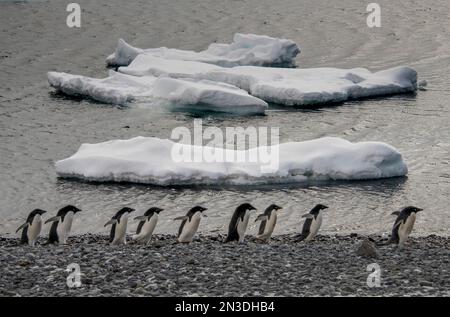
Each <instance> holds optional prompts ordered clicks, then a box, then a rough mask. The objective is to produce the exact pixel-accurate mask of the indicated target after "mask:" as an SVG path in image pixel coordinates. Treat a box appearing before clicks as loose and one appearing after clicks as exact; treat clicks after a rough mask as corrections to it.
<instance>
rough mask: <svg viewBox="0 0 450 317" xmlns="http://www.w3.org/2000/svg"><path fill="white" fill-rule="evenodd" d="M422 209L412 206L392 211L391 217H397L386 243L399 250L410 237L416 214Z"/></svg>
mask: <svg viewBox="0 0 450 317" xmlns="http://www.w3.org/2000/svg"><path fill="white" fill-rule="evenodd" d="M422 210H423V209H421V208H417V207H414V206H408V207H405V208H403V209H402V210H401V211H394V212H393V213H392V215H395V216H397V219H396V220H395V222H394V226H393V227H392V234H391V238H390V239H389V241H388V244H390V243H396V244H397V245H398V248H399V249H401V248H402V247H403V245H404V243H405V242H406V240H407V239H408V236H409V235H410V233H411V231H412V229H413V227H414V223H415V222H416V214H417V213H418V212H419V211H422Z"/></svg>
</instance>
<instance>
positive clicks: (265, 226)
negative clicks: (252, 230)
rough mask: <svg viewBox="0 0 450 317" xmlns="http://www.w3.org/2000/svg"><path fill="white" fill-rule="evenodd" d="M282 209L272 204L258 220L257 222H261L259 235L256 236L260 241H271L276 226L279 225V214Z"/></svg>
mask: <svg viewBox="0 0 450 317" xmlns="http://www.w3.org/2000/svg"><path fill="white" fill-rule="evenodd" d="M281 209H282V207H280V206H277V205H275V204H272V205H270V206H269V207H267V208H266V210H265V211H264V213H263V214H261V215H259V216H258V217H257V218H256V220H255V222H257V221H261V224H260V225H259V231H258V235H257V236H256V237H257V238H258V239H260V240H263V241H266V242H267V241H269V239H270V237H271V236H272V233H273V230H274V229H275V225H276V224H277V217H278V215H277V213H278V211H279V210H281Z"/></svg>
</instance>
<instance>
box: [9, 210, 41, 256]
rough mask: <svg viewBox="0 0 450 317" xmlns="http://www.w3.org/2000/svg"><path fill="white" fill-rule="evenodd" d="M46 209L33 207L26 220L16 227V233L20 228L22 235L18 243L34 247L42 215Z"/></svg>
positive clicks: (39, 231) (39, 230)
mask: <svg viewBox="0 0 450 317" xmlns="http://www.w3.org/2000/svg"><path fill="white" fill-rule="evenodd" d="M46 212H47V211H45V210H42V209H34V210H33V211H32V212H30V214H29V215H28V218H27V221H26V222H25V223H24V224H23V225H21V226H20V227H19V228H17V230H16V233H17V232H19V230H22V236H21V239H20V243H22V244H26V243H28V245H30V246H32V247H34V245H35V244H36V240H37V238H38V237H39V234H40V233H41V229H42V215H43V214H45V213H46Z"/></svg>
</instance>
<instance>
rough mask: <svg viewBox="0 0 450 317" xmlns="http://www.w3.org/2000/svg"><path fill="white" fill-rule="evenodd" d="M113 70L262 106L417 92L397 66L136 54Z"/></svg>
mask: <svg viewBox="0 0 450 317" xmlns="http://www.w3.org/2000/svg"><path fill="white" fill-rule="evenodd" d="M118 71H119V72H121V73H125V74H130V75H134V76H145V75H153V76H160V75H164V76H170V77H174V78H186V77H191V78H196V79H208V80H213V81H218V82H224V83H228V84H231V85H234V86H237V87H239V88H241V89H244V90H246V91H248V92H249V93H250V94H251V95H253V96H255V97H258V98H260V99H262V100H264V101H266V102H272V103H277V104H283V105H297V106H302V105H313V104H324V103H329V102H342V101H345V100H349V99H358V98H364V97H374V96H382V95H390V94H397V93H405V92H412V91H415V90H416V89H417V73H416V71H415V70H413V69H411V68H409V67H403V66H401V67H395V68H391V69H387V70H383V71H379V72H376V73H372V72H370V71H369V70H367V69H365V68H354V69H338V68H310V69H298V68H271V67H256V66H237V67H233V68H224V67H218V66H214V65H207V64H204V63H199V62H192V61H170V60H166V59H161V58H158V57H154V56H148V55H145V54H141V55H139V56H137V58H136V59H135V60H134V61H133V62H132V63H131V64H130V65H129V66H128V67H120V68H119V69H118Z"/></svg>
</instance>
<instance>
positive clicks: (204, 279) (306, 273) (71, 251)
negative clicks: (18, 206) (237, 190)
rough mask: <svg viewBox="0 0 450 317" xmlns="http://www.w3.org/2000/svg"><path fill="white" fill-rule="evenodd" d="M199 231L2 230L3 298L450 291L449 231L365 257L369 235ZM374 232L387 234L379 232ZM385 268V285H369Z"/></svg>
mask: <svg viewBox="0 0 450 317" xmlns="http://www.w3.org/2000/svg"><path fill="white" fill-rule="evenodd" d="M223 238H224V236H221V235H219V236H210V235H208V236H199V237H198V238H197V239H196V240H194V242H193V243H191V244H178V243H175V241H176V239H175V236H173V235H157V236H154V237H153V239H152V241H151V243H150V244H149V245H147V246H144V245H138V244H131V243H130V244H127V245H125V246H109V245H108V243H107V237H106V236H103V235H92V234H87V235H79V236H75V237H72V238H70V239H69V244H67V245H45V239H43V238H41V239H40V240H39V242H38V245H37V246H36V247H35V248H31V247H29V246H24V245H20V244H19V241H18V239H12V238H0V266H1V268H2V272H1V276H2V278H1V280H0V296H8V297H11V296H92V297H97V296H133V297H134V296H145V297H149V296H151V297H154V296H193V297H196V296H200V297H201V296H449V295H450V272H449V268H450V239H449V238H447V237H439V236H435V235H430V236H424V237H413V238H410V239H409V240H408V243H407V244H406V246H405V248H404V249H402V250H397V249H396V247H395V246H394V245H383V246H376V247H375V253H374V254H372V255H366V256H364V255H358V254H357V250H358V248H359V247H360V245H361V243H362V241H363V240H366V239H367V238H368V237H363V236H360V235H357V234H351V235H345V236H339V235H336V236H317V237H316V239H315V240H314V241H312V242H309V243H296V242H294V236H293V235H279V236H275V237H273V238H272V240H271V241H270V243H268V244H263V243H261V242H259V241H257V240H255V239H254V238H251V237H250V238H247V239H246V242H245V243H243V244H236V243H229V244H224V243H222V240H223ZM369 238H371V239H373V240H375V241H379V240H381V239H382V238H381V237H380V236H370V237H369ZM71 263H76V264H78V265H79V266H80V272H81V286H80V287H68V286H67V277H68V275H69V272H67V271H66V269H67V266H68V265H69V264H71ZM372 263H376V264H378V265H379V267H380V270H381V271H380V285H379V287H377V286H374V287H369V286H368V284H367V279H368V276H369V274H371V273H372V271H368V270H367V267H368V265H369V264H372Z"/></svg>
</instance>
